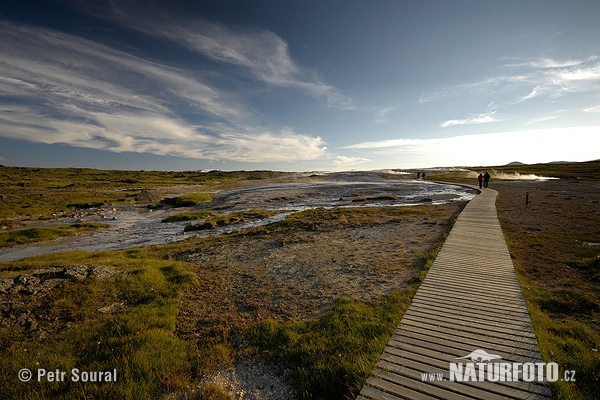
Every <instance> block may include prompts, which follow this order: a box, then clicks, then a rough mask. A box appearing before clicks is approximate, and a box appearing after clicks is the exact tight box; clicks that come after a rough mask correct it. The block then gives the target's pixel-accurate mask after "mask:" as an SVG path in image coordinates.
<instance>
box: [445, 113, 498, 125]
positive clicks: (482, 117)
mask: <svg viewBox="0 0 600 400" xmlns="http://www.w3.org/2000/svg"><path fill="white" fill-rule="evenodd" d="M494 114H495V112H491V113H485V114H479V115H474V116H471V117H469V118H465V119H451V120H448V121H445V122H442V123H441V125H440V126H441V127H442V128H447V127H449V126H454V125H473V124H486V123H489V122H496V121H498V119H496V118H494V116H493V115H494Z"/></svg>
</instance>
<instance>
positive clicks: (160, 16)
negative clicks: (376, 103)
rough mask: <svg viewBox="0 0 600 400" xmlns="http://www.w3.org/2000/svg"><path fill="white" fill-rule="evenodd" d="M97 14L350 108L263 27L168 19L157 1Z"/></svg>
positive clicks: (273, 82) (123, 5) (259, 77)
mask: <svg viewBox="0 0 600 400" xmlns="http://www.w3.org/2000/svg"><path fill="white" fill-rule="evenodd" d="M79 6H80V8H81V5H79ZM88 7H91V8H93V6H89V5H86V4H84V5H83V8H82V9H83V11H86V9H87V11H88V12H89V11H91V8H88ZM97 15H98V14H97V13H96V16H97ZM102 15H103V18H106V19H110V20H112V21H113V22H116V23H118V24H120V25H122V26H123V27H125V28H127V29H135V30H138V31H141V32H144V33H145V34H147V35H150V36H153V37H157V38H160V39H163V40H167V41H170V42H171V43H173V44H174V45H177V46H183V47H185V48H187V49H188V50H190V51H191V52H193V53H195V54H197V55H200V56H202V57H206V58H208V59H211V60H213V61H216V62H219V63H223V64H227V65H231V66H235V67H238V68H240V70H243V71H246V72H247V73H249V74H250V75H251V76H253V77H254V78H255V79H257V80H259V81H261V82H264V83H266V84H268V85H274V86H277V87H287V88H292V89H296V90H300V91H303V92H305V93H307V94H309V95H311V96H313V97H315V98H318V99H321V100H322V101H323V102H324V103H325V104H326V105H327V106H329V107H336V108H340V109H354V108H355V107H354V104H353V101H352V99H351V97H350V96H347V95H344V94H342V93H340V92H339V91H338V90H336V89H335V88H334V87H333V86H331V85H328V84H326V83H324V82H321V81H320V80H319V79H318V78H317V77H316V74H315V73H314V72H313V71H311V70H310V69H308V68H305V67H301V66H299V65H298V64H297V63H295V62H294V61H293V60H292V57H291V55H290V51H289V46H288V43H287V42H286V41H285V40H284V39H283V38H281V37H280V36H278V35H277V34H275V33H273V32H271V31H269V30H265V29H259V28H255V27H253V28H248V27H240V26H238V27H234V26H227V25H223V24H220V23H217V22H212V21H207V20H204V19H199V18H197V17H194V18H193V19H190V18H185V17H184V18H179V19H178V20H177V21H173V20H172V19H170V18H169V13H168V11H167V10H166V9H161V6H160V5H157V4H154V5H153V6H152V7H146V8H143V9H140V7H139V5H138V4H136V3H135V2H128V1H122V2H110V6H109V7H108V8H105V9H103V14H102Z"/></svg>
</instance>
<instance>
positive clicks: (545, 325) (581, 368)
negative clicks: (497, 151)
mask: <svg viewBox="0 0 600 400" xmlns="http://www.w3.org/2000/svg"><path fill="white" fill-rule="evenodd" d="M579 185H580V184H578V186H579ZM498 190H499V193H500V194H499V196H498V213H499V217H500V222H501V224H502V228H503V230H504V233H505V237H506V239H507V244H508V247H509V250H510V252H511V255H512V257H513V260H514V264H515V269H516V271H517V276H518V277H519V281H520V283H521V287H522V290H523V294H524V297H525V300H526V302H527V307H528V310H529V313H530V316H531V320H532V324H533V327H534V330H535V332H536V336H537V339H538V343H539V348H540V353H541V354H542V356H543V358H544V360H546V361H548V362H550V361H553V362H557V363H558V364H559V365H560V367H561V371H564V370H575V371H576V382H565V381H560V380H559V381H558V382H555V383H553V384H552V385H551V389H552V391H553V395H554V398H556V399H594V398H597V393H598V392H600V375H599V374H598V371H600V354H599V350H600V332H599V330H598V318H597V315H598V313H599V312H600V294H599V293H600V291H599V284H600V262H599V260H600V253H599V251H598V249H597V248H595V247H593V246H583V245H582V243H585V242H587V241H594V239H596V240H597V238H598V234H599V231H598V225H599V221H598V219H599V217H598V215H597V213H595V212H594V207H595V206H594V205H593V203H591V202H589V201H588V198H587V197H582V196H580V195H579V194H577V193H575V192H573V193H568V194H567V193H564V194H563V192H562V191H561V192H556V191H543V190H536V192H535V193H536V195H535V196H536V197H535V198H536V202H535V204H533V205H532V204H530V205H529V206H528V207H527V209H526V210H523V208H524V207H525V206H524V205H523V204H522V198H521V193H518V194H513V193H511V192H510V191H507V190H503V188H502V187H501V186H499V187H498ZM556 190H564V188H557V189H556ZM579 190H581V189H579ZM557 193H561V195H560V196H559V195H557ZM565 196H571V200H565ZM580 197H581V198H580ZM592 197H593V195H589V198H592ZM576 200H578V201H576Z"/></svg>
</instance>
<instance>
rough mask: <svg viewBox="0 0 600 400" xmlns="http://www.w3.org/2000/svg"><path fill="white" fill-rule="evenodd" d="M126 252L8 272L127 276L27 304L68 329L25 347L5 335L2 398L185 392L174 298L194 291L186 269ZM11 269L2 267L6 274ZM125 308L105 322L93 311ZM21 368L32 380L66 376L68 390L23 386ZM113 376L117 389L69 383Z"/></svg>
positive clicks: (65, 257) (71, 287) (66, 257)
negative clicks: (88, 375)
mask: <svg viewBox="0 0 600 400" xmlns="http://www.w3.org/2000/svg"><path fill="white" fill-rule="evenodd" d="M136 255H138V254H133V257H131V256H130V255H128V254H127V253H125V252H120V253H108V252H104V253H97V254H92V255H86V253H84V252H74V253H65V254H62V255H54V256H53V257H52V258H53V259H52V260H44V261H42V262H37V261H40V260H42V258H41V257H40V258H37V260H27V261H23V262H21V261H19V262H15V263H12V264H11V267H12V268H13V269H20V270H25V271H26V270H28V269H30V268H32V267H33V268H39V267H40V264H45V266H51V265H57V261H59V262H60V264H72V263H88V264H94V265H103V266H111V267H115V268H117V269H120V270H124V271H125V272H124V273H122V274H119V275H117V276H115V277H113V278H112V279H111V280H109V281H105V282H97V281H90V282H87V281H86V282H81V283H68V284H66V285H65V286H64V287H63V288H61V289H58V290H57V291H56V292H54V293H51V294H48V295H47V296H46V297H45V299H44V300H43V301H38V300H34V299H31V304H30V305H27V304H25V305H24V307H25V308H27V307H35V309H36V310H38V311H39V309H40V308H47V309H49V310H50V309H59V310H62V315H63V316H65V317H66V318H67V319H68V320H70V321H71V324H72V326H71V327H70V328H67V329H66V330H64V331H62V332H60V333H58V334H52V335H50V336H48V337H47V338H45V339H26V338H24V337H22V336H21V334H20V333H19V332H13V333H12V334H7V333H6V332H5V333H4V334H3V336H4V337H3V339H4V340H3V341H2V342H1V344H0V348H1V350H2V354H3V357H2V358H1V359H0V369H2V371H3V374H2V379H1V380H0V393H2V394H3V396H5V398H14V399H17V398H18V399H40V398H62V399H81V398H98V399H99V398H103V399H142V398H157V397H158V396H159V395H160V394H162V393H164V392H165V391H172V390H177V389H179V388H181V387H183V386H185V385H187V384H189V366H188V358H187V357H188V345H187V343H186V342H185V341H183V340H181V339H179V338H177V337H176V336H175V335H174V333H173V332H174V329H175V321H176V315H177V310H178V305H179V296H180V294H181V292H182V290H183V289H184V288H185V287H187V286H188V285H190V284H191V283H192V277H191V275H190V274H188V273H187V272H186V267H185V264H184V263H179V262H172V261H165V260H153V259H139V258H135V256H136ZM7 265H8V263H1V264H0V268H2V269H6V267H7ZM115 300H120V301H124V303H125V308H124V309H123V310H121V311H119V312H116V313H113V314H109V315H104V314H100V313H98V312H97V309H98V308H99V307H100V306H102V305H105V304H107V303H108V304H110V302H112V301H115ZM21 368H29V369H30V370H31V371H34V374H35V373H36V372H37V369H38V368H44V369H46V370H48V371H54V370H56V369H59V370H61V371H67V381H66V382H47V381H42V382H37V379H35V378H34V379H33V380H32V381H30V382H27V383H22V382H20V381H19V380H18V379H17V372H18V371H19V370H20V369H21ZM73 368H77V369H79V370H80V371H113V370H114V369H116V370H117V380H116V382H106V383H82V382H77V383H76V382H69V381H68V377H69V374H70V371H71V370H72V369H73Z"/></svg>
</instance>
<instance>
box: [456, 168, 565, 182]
mask: <svg viewBox="0 0 600 400" xmlns="http://www.w3.org/2000/svg"><path fill="white" fill-rule="evenodd" d="M463 171H464V170H463ZM481 173H482V174H484V173H485V171H481ZM488 173H489V174H490V175H491V179H499V180H505V181H546V180H550V179H560V178H553V177H549V176H540V175H535V174H520V173H518V172H498V171H495V170H488ZM466 175H467V177H469V178H473V179H477V177H478V176H479V172H475V171H466Z"/></svg>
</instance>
